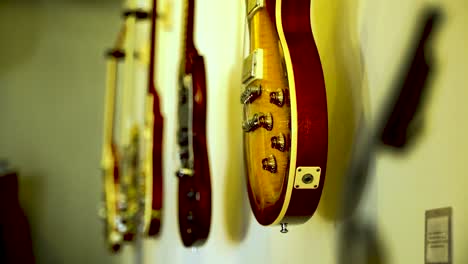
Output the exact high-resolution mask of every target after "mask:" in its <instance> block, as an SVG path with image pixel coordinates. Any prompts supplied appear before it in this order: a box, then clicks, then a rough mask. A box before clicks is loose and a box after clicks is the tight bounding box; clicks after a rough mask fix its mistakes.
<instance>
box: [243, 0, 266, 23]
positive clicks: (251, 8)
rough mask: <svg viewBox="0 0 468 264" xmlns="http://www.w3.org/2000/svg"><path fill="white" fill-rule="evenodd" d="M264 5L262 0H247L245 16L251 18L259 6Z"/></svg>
mask: <svg viewBox="0 0 468 264" xmlns="http://www.w3.org/2000/svg"><path fill="white" fill-rule="evenodd" d="M264 6H265V2H264V0H247V17H248V18H249V20H250V19H252V17H253V15H255V13H257V11H258V10H260V8H262V7H264Z"/></svg>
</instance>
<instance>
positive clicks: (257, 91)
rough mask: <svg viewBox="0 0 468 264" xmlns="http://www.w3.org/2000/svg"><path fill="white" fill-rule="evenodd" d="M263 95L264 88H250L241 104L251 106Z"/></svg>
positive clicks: (245, 91)
mask: <svg viewBox="0 0 468 264" xmlns="http://www.w3.org/2000/svg"><path fill="white" fill-rule="evenodd" d="M261 94H262V86H261V85H259V86H256V85H253V86H249V87H247V89H245V90H244V92H243V93H242V95H241V103H242V104H249V103H252V102H253V101H254V100H255V99H257V98H258V97H259V96H260V95H261Z"/></svg>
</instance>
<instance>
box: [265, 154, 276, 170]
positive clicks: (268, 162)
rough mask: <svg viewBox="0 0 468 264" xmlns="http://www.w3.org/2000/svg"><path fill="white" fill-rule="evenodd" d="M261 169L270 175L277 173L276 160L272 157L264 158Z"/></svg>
mask: <svg viewBox="0 0 468 264" xmlns="http://www.w3.org/2000/svg"><path fill="white" fill-rule="evenodd" d="M262 167H263V169H264V170H267V171H269V172H271V173H276V172H277V169H278V168H277V166H276V158H275V156H273V155H270V156H268V158H265V159H263V160H262Z"/></svg>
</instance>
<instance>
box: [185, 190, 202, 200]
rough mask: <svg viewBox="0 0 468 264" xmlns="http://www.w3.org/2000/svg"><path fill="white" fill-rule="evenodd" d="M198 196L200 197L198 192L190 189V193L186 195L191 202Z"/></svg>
mask: <svg viewBox="0 0 468 264" xmlns="http://www.w3.org/2000/svg"><path fill="white" fill-rule="evenodd" d="M199 195H200V194H199V193H198V192H196V191H195V190H193V189H190V191H188V193H187V198H189V199H191V200H192V199H195V198H197V196H199Z"/></svg>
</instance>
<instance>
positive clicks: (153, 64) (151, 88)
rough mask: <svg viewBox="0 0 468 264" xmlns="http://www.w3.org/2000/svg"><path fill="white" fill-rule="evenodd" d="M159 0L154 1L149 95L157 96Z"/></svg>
mask: <svg viewBox="0 0 468 264" xmlns="http://www.w3.org/2000/svg"><path fill="white" fill-rule="evenodd" d="M157 2H158V1H157V0H153V7H152V10H153V11H152V14H151V34H150V37H151V40H150V43H151V46H150V47H151V48H150V60H149V61H150V63H149V70H148V94H152V95H156V85H155V80H154V73H155V71H156V19H157V15H158V14H157V13H158V11H157V9H158V5H157Z"/></svg>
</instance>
